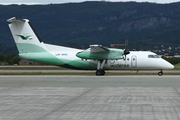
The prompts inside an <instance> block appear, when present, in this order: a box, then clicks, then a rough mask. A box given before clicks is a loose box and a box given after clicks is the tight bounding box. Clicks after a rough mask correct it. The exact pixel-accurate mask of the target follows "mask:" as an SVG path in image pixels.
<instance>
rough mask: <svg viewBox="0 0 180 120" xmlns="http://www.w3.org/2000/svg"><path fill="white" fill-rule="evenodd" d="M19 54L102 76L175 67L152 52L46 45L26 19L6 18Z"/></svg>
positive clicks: (95, 46)
mask: <svg viewBox="0 0 180 120" xmlns="http://www.w3.org/2000/svg"><path fill="white" fill-rule="evenodd" d="M7 21H8V22H11V23H10V24H9V27H10V30H11V33H12V36H13V38H14V40H15V43H16V46H17V48H18V51H19V56H20V57H22V58H25V59H28V60H30V61H37V62H41V63H46V64H51V65H56V66H61V67H66V68H72V69H81V70H97V71H96V75H97V76H100V75H105V70H137V71H139V70H160V72H159V73H158V75H160V76H161V75H162V74H163V70H165V69H173V68H174V66H173V65H172V64H170V63H169V62H167V61H165V60H164V59H162V58H160V57H159V56H158V55H156V54H155V53H153V52H147V51H144V52H143V51H130V52H129V51H127V50H126V49H125V50H124V49H115V48H107V47H103V46H101V45H90V48H88V49H86V50H81V49H75V48H69V47H63V46H57V45H51V44H45V43H43V41H42V40H41V39H40V37H39V36H38V34H37V33H36V32H35V30H34V28H33V27H32V25H31V23H30V22H29V20H28V19H17V18H16V17H13V18H10V19H8V20H7Z"/></svg>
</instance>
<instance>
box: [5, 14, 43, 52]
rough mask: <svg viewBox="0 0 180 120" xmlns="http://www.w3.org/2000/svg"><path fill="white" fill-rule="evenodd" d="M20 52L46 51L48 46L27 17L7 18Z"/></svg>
mask: <svg viewBox="0 0 180 120" xmlns="http://www.w3.org/2000/svg"><path fill="white" fill-rule="evenodd" d="M7 21H8V22H11V24H9V27H10V30H11V33H12V36H13V38H14V41H15V43H16V46H17V48H18V51H19V53H33V52H44V51H46V47H45V45H44V43H43V42H42V40H41V39H40V37H39V36H38V35H37V33H36V32H35V30H34V28H33V27H32V25H31V24H30V22H29V20H27V19H17V18H15V17H13V18H10V19H8V20H7Z"/></svg>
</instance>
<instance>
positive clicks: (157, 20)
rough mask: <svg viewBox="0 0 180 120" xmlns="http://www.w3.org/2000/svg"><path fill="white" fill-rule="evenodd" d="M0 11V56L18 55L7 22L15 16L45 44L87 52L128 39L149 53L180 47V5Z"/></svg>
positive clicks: (9, 7) (75, 5)
mask: <svg viewBox="0 0 180 120" xmlns="http://www.w3.org/2000/svg"><path fill="white" fill-rule="evenodd" d="M0 11H1V12H0V16H1V18H0V36H1V38H0V46H1V48H0V52H3V53H5V54H7V53H14V52H15V51H16V53H17V50H16V48H15V44H14V41H13V38H12V35H11V33H10V30H9V27H8V22H7V21H6V20H7V19H9V18H11V17H14V16H15V17H17V18H21V19H24V18H27V19H29V20H30V22H31V23H32V25H33V26H34V28H35V30H36V31H37V33H38V34H39V36H40V37H41V39H42V40H43V42H45V43H51V44H57V45H65V46H70V47H78V48H86V47H88V46H89V44H101V45H104V46H109V45H110V44H111V43H124V41H125V40H126V39H127V40H129V48H130V49H131V48H136V49H138V48H142V49H145V50H146V49H149V48H150V47H152V46H160V45H162V44H163V45H165V46H174V47H175V46H176V47H177V46H179V45H180V3H172V4H154V3H136V2H83V3H68V4H50V5H6V6H3V5H0ZM4 46H6V47H4ZM7 46H8V50H7Z"/></svg>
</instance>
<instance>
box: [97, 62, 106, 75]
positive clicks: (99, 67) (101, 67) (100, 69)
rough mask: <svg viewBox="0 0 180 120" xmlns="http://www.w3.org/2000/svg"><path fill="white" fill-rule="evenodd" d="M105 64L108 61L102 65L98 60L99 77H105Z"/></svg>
mask: <svg viewBox="0 0 180 120" xmlns="http://www.w3.org/2000/svg"><path fill="white" fill-rule="evenodd" d="M105 62H106V60H103V61H102V63H101V61H100V60H98V64H97V71H96V75H97V76H100V75H105V73H106V72H105V71H104V70H103V67H104V64H105Z"/></svg>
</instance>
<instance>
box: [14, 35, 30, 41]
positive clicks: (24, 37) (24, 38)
mask: <svg viewBox="0 0 180 120" xmlns="http://www.w3.org/2000/svg"><path fill="white" fill-rule="evenodd" d="M16 36H19V37H21V38H22V39H23V40H27V39H28V38H29V37H31V35H29V36H23V35H16Z"/></svg>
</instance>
